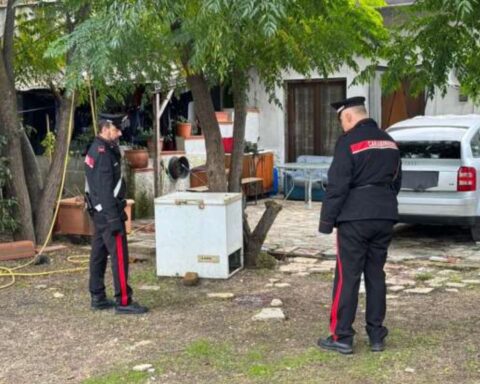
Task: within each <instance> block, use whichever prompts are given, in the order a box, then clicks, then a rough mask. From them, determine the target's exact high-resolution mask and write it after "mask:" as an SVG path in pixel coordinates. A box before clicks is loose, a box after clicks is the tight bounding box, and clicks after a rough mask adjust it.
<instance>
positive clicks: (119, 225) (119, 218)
mask: <svg viewBox="0 0 480 384" xmlns="http://www.w3.org/2000/svg"><path fill="white" fill-rule="evenodd" d="M99 125H100V129H101V133H100V135H99V136H96V137H95V139H94V141H93V143H92V144H91V145H90V147H89V149H88V152H87V155H86V157H85V174H86V188H85V189H86V191H85V192H86V201H87V206H88V210H89V213H90V214H91V217H92V219H93V223H94V227H95V233H94V235H93V239H92V251H91V255H90V282H89V289H90V294H91V297H92V308H93V309H106V308H110V307H112V306H115V307H116V312H117V313H133V314H139V313H144V312H146V311H147V308H146V307H142V306H140V305H138V304H137V303H133V302H132V289H131V288H130V286H129V285H128V246H127V237H126V230H125V221H126V220H127V219H128V217H127V215H126V213H125V210H124V209H125V206H126V200H125V197H126V185H125V182H124V180H123V177H122V172H121V153H120V149H119V146H118V144H117V140H108V139H107V138H106V137H108V134H109V131H108V130H109V129H112V130H116V129H117V128H116V127H115V125H113V123H112V122H111V121H109V120H104V121H101V122H100V124H99ZM115 132H118V133H115ZM115 132H114V133H113V135H114V137H117V138H118V137H119V136H120V135H121V132H120V131H115ZM102 134H103V135H104V136H102ZM105 135H106V136H105ZM109 254H110V256H111V263H112V272H113V283H114V290H115V303H112V302H111V301H109V300H107V298H106V294H105V284H104V276H105V270H106V266H107V257H108V255H109Z"/></svg>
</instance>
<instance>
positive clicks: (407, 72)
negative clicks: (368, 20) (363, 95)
mask: <svg viewBox="0 0 480 384" xmlns="http://www.w3.org/2000/svg"><path fill="white" fill-rule="evenodd" d="M402 8H403V9H404V11H403V12H402V13H401V14H399V15H398V17H397V20H398V21H399V22H398V24H397V26H396V27H395V28H394V29H393V31H392V39H391V42H390V44H389V45H388V46H387V47H386V49H385V51H384V52H383V53H382V54H383V56H384V57H387V58H388V69H387V72H386V73H385V75H384V77H383V81H384V86H385V88H386V89H387V90H393V89H394V88H396V87H397V86H398V85H399V84H400V83H401V81H402V80H403V79H410V80H411V82H412V83H411V85H412V89H413V92H414V93H419V92H421V91H423V90H425V89H426V90H427V93H428V95H429V96H430V97H432V96H433V94H434V92H435V87H438V88H439V89H440V91H441V93H442V94H443V95H444V94H445V93H446V92H447V90H448V85H449V73H450V72H451V71H452V70H454V71H455V72H456V77H457V78H458V80H459V82H460V84H461V92H462V94H465V95H468V96H470V97H471V98H472V99H473V100H474V101H476V102H478V101H479V97H480V50H479V49H478V41H479V40H480V18H479V17H478V15H479V14H480V2H479V1H478V0H460V1H459V0H419V1H416V2H415V4H414V5H413V6H411V7H408V8H405V7H402Z"/></svg>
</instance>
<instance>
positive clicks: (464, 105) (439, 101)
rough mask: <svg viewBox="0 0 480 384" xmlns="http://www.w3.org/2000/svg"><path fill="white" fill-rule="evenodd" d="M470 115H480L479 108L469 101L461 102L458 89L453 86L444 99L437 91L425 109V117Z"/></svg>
mask: <svg viewBox="0 0 480 384" xmlns="http://www.w3.org/2000/svg"><path fill="white" fill-rule="evenodd" d="M470 113H479V114H480V106H475V105H474V104H473V103H472V102H471V100H470V99H467V100H466V101H461V98H460V89H459V88H458V87H454V86H450V87H449V88H448V92H447V94H446V95H445V96H444V97H442V95H441V93H440V91H438V90H437V92H436V94H435V96H434V98H433V99H429V100H428V101H427V106H426V108H425V115H448V114H456V115H466V114H470Z"/></svg>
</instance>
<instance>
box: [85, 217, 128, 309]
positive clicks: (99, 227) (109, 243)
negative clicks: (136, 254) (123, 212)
mask: <svg viewBox="0 0 480 384" xmlns="http://www.w3.org/2000/svg"><path fill="white" fill-rule="evenodd" d="M93 223H94V226H95V233H94V235H93V238H92V251H91V254H90V282H89V286H90V287H89V288H90V294H91V295H92V296H96V297H104V296H105V282H104V280H105V271H106V268H107V258H108V255H110V258H111V264H112V273H113V286H114V290H115V301H116V303H117V304H118V305H129V304H130V303H131V297H132V289H131V288H130V286H129V285H128V246H127V236H126V231H125V223H124V224H123V233H115V234H114V233H112V231H111V230H110V229H109V227H108V223H107V219H106V217H105V216H104V215H103V214H102V213H101V212H95V213H94V214H93Z"/></svg>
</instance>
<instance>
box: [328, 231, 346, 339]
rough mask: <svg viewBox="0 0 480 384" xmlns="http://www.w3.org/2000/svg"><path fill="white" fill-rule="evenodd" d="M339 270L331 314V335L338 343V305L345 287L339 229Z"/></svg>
mask: <svg viewBox="0 0 480 384" xmlns="http://www.w3.org/2000/svg"><path fill="white" fill-rule="evenodd" d="M337 268H338V281H337V289H336V292H335V297H334V299H333V304H332V311H331V314H330V333H331V334H332V336H333V340H335V341H337V339H338V336H337V335H336V332H335V331H336V328H337V321H338V303H339V302H340V294H341V292H342V285H343V270H342V261H341V260H340V244H339V239H338V229H337Z"/></svg>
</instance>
